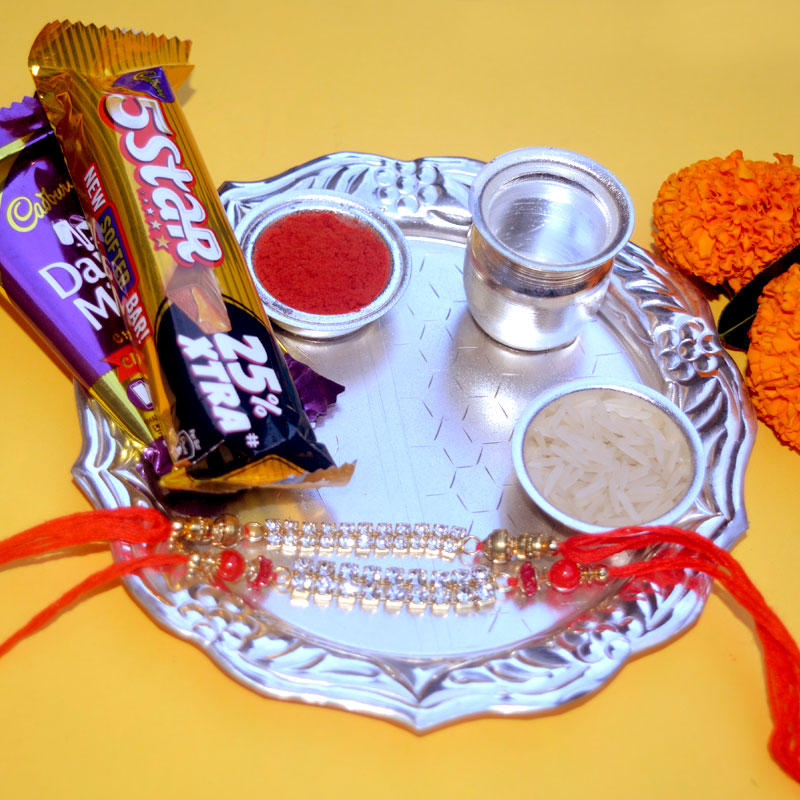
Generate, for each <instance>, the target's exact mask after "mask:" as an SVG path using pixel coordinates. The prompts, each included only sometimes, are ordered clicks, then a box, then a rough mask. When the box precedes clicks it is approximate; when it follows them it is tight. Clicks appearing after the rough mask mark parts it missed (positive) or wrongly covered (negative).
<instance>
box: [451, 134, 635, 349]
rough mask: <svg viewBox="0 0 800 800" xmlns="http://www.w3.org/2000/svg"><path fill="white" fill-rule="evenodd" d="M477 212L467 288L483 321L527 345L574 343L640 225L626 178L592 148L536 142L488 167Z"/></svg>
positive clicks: (476, 195) (475, 188) (475, 197)
mask: <svg viewBox="0 0 800 800" xmlns="http://www.w3.org/2000/svg"><path fill="white" fill-rule="evenodd" d="M470 211H471V213H472V227H471V228H470V232H469V241H468V243H467V250H466V254H465V258H464V288H465V290H466V295H467V304H468V305H469V309H470V311H471V312H472V316H473V317H474V319H475V321H476V322H477V323H478V325H480V327H481V328H483V330H484V331H486V333H488V334H489V336H491V337H492V338H494V339H496V340H497V341H499V342H502V343H503V344H505V345H508V346H509V347H514V348H517V349H519V350H549V349H550V348H553V347H561V346H562V345H566V344H568V343H570V342H572V341H573V340H574V339H575V338H576V337H577V336H578V334H579V333H580V331H581V328H582V327H583V326H584V325H585V324H586V322H588V321H589V320H591V319H592V318H593V317H594V316H595V314H596V313H597V310H598V308H599V307H600V304H601V302H602V300H603V297H604V296H605V293H606V289H607V288H608V283H609V280H610V278H611V269H612V266H613V263H614V257H615V256H616V255H617V253H619V251H620V250H621V249H622V247H624V245H625V243H626V242H627V241H628V239H629V238H630V235H631V232H632V230H633V204H632V203H631V199H630V196H629V195H628V193H627V191H626V190H625V187H624V186H623V185H622V184H621V183H620V182H619V181H618V180H617V179H616V178H615V177H614V176H613V175H612V174H611V173H610V172H608V170H606V169H604V168H603V167H601V166H600V165H599V164H597V163H595V162H594V161H592V160H591V159H589V158H586V157H585V156H582V155H579V154H577V153H571V152H569V151H567V150H559V149H556V148H551V147H532V148H526V149H523V150H514V151H512V152H510V153H505V154H504V155H502V156H499V157H498V158H496V159H494V160H493V161H491V162H489V163H488V164H486V165H485V166H484V167H483V168H482V169H481V171H480V172H479V173H478V175H477V176H476V178H475V180H474V181H473V183H472V188H471V190H470Z"/></svg>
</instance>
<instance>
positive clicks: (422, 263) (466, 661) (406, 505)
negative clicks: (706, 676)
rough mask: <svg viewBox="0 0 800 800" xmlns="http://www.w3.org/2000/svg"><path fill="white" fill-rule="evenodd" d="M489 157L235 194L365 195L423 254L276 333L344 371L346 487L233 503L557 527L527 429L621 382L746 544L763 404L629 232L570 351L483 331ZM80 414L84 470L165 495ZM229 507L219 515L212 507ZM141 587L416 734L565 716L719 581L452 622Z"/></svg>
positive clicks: (723, 538)
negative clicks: (555, 390)
mask: <svg viewBox="0 0 800 800" xmlns="http://www.w3.org/2000/svg"><path fill="white" fill-rule="evenodd" d="M480 166H481V165H480V163H478V162H475V161H470V160H468V159H460V158H423V159H420V160H418V161H410V162H405V161H394V160H391V159H387V158H383V157H381V156H375V155H367V154H362V153H338V154H334V155H331V156H326V157H324V158H321V159H318V160H316V161H313V162H310V163H308V164H305V165H303V166H300V167H297V168H295V169H292V170H290V171H289V172H287V173H284V174H283V175H280V176H278V177H276V178H273V179H270V180H266V181H260V182H253V183H229V184H226V185H225V186H223V187H222V190H221V195H222V199H223V202H224V204H225V207H226V209H227V213H228V215H229V217H230V219H231V221H232V223H233V224H234V227H235V226H236V225H237V224H238V223H239V222H240V220H241V219H242V218H244V217H245V216H246V215H247V214H249V213H251V212H252V211H253V209H255V208H257V207H258V206H259V205H260V204H262V203H264V202H271V201H272V198H274V197H275V196H277V195H281V194H283V193H284V192H287V191H290V190H309V191H313V190H316V189H319V188H322V189H334V190H337V191H342V192H349V193H351V194H354V195H355V196H357V197H358V198H360V199H361V200H362V201H364V202H366V203H372V204H374V205H375V206H376V207H377V208H380V209H381V210H382V212H383V213H385V214H386V215H387V216H389V217H390V218H391V219H393V220H394V221H395V222H396V223H397V224H398V225H399V227H400V228H401V229H402V230H403V232H404V233H405V236H406V239H407V241H408V244H409V248H410V251H411V256H412V261H413V268H412V278H411V283H410V285H409V287H408V290H407V291H406V293H405V294H404V296H403V298H402V299H401V300H400V302H399V303H398V304H397V305H396V306H395V307H394V308H393V309H392V310H391V311H390V312H389V313H387V314H386V315H385V316H383V317H382V318H381V319H379V320H377V321H376V322H375V323H373V324H371V325H368V326H366V327H365V328H362V329H361V330H359V331H356V332H355V333H354V334H352V335H351V336H349V337H346V338H343V339H339V340H335V341H332V342H327V343H326V342H311V341H309V340H305V339H302V338H300V337H294V336H291V335H285V336H283V337H282V340H283V341H284V343H285V344H286V346H287V348H288V349H289V351H290V352H291V354H292V355H293V356H294V357H296V358H298V359H300V360H302V361H305V362H306V363H308V364H310V365H311V366H312V367H314V368H315V369H316V370H318V371H319V372H321V373H322V374H324V375H327V376H328V377H330V378H332V379H334V380H336V381H339V382H340V383H343V384H344V385H345V386H346V389H345V391H344V392H343V393H342V394H341V395H340V396H339V398H338V399H337V403H336V405H335V406H333V407H332V408H330V409H329V411H328V413H327V414H326V415H325V416H324V417H323V418H321V420H320V422H319V423H318V424H317V426H316V432H317V435H318V437H319V439H320V440H321V441H323V442H324V443H325V444H326V445H327V446H328V448H329V449H330V451H331V453H332V454H333V456H334V458H335V459H336V460H337V461H339V462H345V461H356V462H357V465H356V470H355V474H354V476H353V479H352V481H351V482H350V484H349V485H348V486H346V487H340V488H330V489H322V490H313V491H312V490H306V491H301V492H292V491H290V490H281V491H261V492H258V491H256V492H250V493H247V494H244V495H241V496H239V497H237V498H235V499H234V500H231V501H228V505H227V506H225V507H226V508H228V509H229V510H231V511H234V512H237V513H239V514H240V515H241V516H242V517H243V518H244V519H258V518H260V517H289V518H299V519H304V520H310V521H320V520H325V519H328V520H337V521H360V520H365V521H372V522H392V523H398V522H412V523H413V522H419V521H423V522H432V523H433V522H442V523H446V524H450V525H464V526H465V527H468V528H470V529H471V531H472V533H474V534H475V535H477V536H481V537H482V536H483V535H485V534H487V533H488V532H489V531H491V530H492V529H493V528H495V527H506V528H508V529H509V530H511V531H512V532H518V531H522V530H523V529H531V528H535V529H538V530H541V531H542V532H547V531H548V530H551V526H550V523H549V522H548V521H547V520H546V519H545V518H544V517H543V515H541V513H540V512H539V511H538V510H537V509H536V507H535V505H534V504H533V503H532V502H531V500H530V499H529V498H528V496H527V495H526V493H525V491H524V490H523V489H522V487H521V486H520V484H519V482H518V481H517V479H516V476H515V473H514V467H513V464H512V459H511V449H510V439H511V435H512V431H513V429H514V424H515V422H516V420H517V419H518V417H519V416H520V415H521V414H522V412H523V410H524V409H525V407H526V406H527V405H528V404H529V403H530V402H531V401H532V400H533V398H534V397H535V395H536V394H537V393H538V392H540V391H542V390H543V389H545V388H547V387H548V386H553V385H556V384H558V383H560V382H562V381H564V380H567V379H571V378H578V377H591V376H594V377H598V378H600V377H605V376H608V377H611V378H613V379H615V380H634V381H638V382H641V383H644V384H646V385H648V386H651V387H653V388H654V389H656V390H657V391H659V392H661V393H663V394H664V395H665V396H667V397H669V398H670V399H671V400H672V401H673V402H674V403H676V404H677V405H678V406H679V407H680V408H681V409H683V411H684V412H685V413H686V414H687V416H688V417H689V418H690V419H691V420H692V423H693V424H694V425H695V427H696V428H697V430H698V432H699V434H700V438H701V441H702V443H703V455H704V459H705V461H706V467H707V471H706V479H705V482H704V485H703V488H702V491H701V492H700V495H699V496H698V498H697V500H696V502H695V503H694V504H693V506H692V509H691V510H690V512H689V513H688V514H687V516H686V520H687V522H689V523H691V524H692V526H693V527H694V528H696V529H697V530H699V531H700V532H701V533H702V534H704V535H706V536H709V537H711V538H713V539H714V540H715V541H716V542H718V543H719V544H720V545H722V546H723V547H730V546H731V545H732V544H733V543H734V542H735V541H736V539H737V538H739V536H741V535H742V534H743V532H744V531H745V529H746V518H745V512H744V506H743V499H742V489H743V476H744V471H745V467H746V464H747V459H748V457H749V453H750V449H751V446H752V443H753V440H754V436H755V419H754V416H753V413H752V411H751V409H750V406H749V405H748V401H747V397H746V393H745V391H744V388H743V384H742V381H741V378H740V376H739V373H738V371H737V370H736V367H735V365H734V364H733V362H732V361H731V360H730V358H729V357H728V356H727V354H726V353H725V352H724V350H723V349H722V348H721V346H720V344H719V341H718V339H717V336H716V335H715V332H714V325H713V320H712V318H711V315H710V313H709V310H708V307H707V305H706V303H705V301H704V300H703V299H702V298H701V297H700V295H699V294H698V293H697V291H696V290H695V289H694V288H693V287H692V286H691V285H690V284H689V283H688V282H687V281H685V280H684V279H682V278H680V277H678V276H675V275H673V274H671V273H669V272H667V271H666V270H665V269H663V268H662V267H660V266H658V265H657V264H655V263H654V262H653V261H652V260H651V259H650V258H649V257H648V255H647V254H646V253H645V252H644V251H642V250H640V249H638V248H636V247H634V246H631V245H629V246H627V247H626V248H625V249H624V250H623V251H622V253H621V254H620V256H619V257H618V259H617V261H616V265H615V269H614V274H613V277H612V280H611V285H610V287H609V292H608V295H607V297H606V300H605V302H604V304H603V306H602V308H601V310H600V313H599V314H598V316H597V318H596V319H595V320H593V321H592V322H591V323H590V324H589V325H588V326H587V328H586V330H585V331H584V333H583V334H582V335H581V337H580V338H579V339H578V340H577V341H576V342H575V343H574V344H572V345H569V346H567V347H564V348H561V349H559V350H557V351H553V352H547V353H523V352H521V351H515V350H511V349H508V348H505V347H503V346H502V345H500V344H498V343H497V342H495V341H494V340H492V339H490V338H489V337H487V336H486V335H485V334H484V333H483V332H482V331H481V330H480V329H479V328H478V327H477V326H476V324H475V323H474V321H473V319H472V317H471V316H470V314H469V311H468V310H467V307H466V301H465V298H464V293H463V287H462V275H461V265H462V262H463V254H464V247H465V241H466V235H467V229H468V228H469V225H470V215H469V213H468V212H467V194H468V189H469V185H470V182H471V180H472V179H473V177H474V175H475V174H476V173H477V171H478V169H479V167H480ZM78 408H79V413H80V418H81V424H82V427H83V442H84V447H83V451H82V452H81V454H80V457H79V458H78V461H77V463H76V465H75V469H74V474H75V478H76V481H77V482H78V484H79V485H80V486H81V488H82V489H83V491H84V492H85V493H86V495H87V496H88V497H89V498H90V499H91V501H92V503H93V504H94V505H96V506H101V507H109V506H115V505H121V504H127V503H131V502H134V503H136V502H145V503H153V502H155V496H154V494H153V492H152V491H151V490H150V488H149V487H148V485H147V483H146V482H145V481H143V480H141V478H140V477H139V473H138V471H137V468H136V463H135V453H134V452H133V451H132V450H131V448H129V447H126V444H125V441H124V438H123V437H121V436H120V433H119V431H118V430H117V429H116V428H115V427H114V425H113V424H111V423H110V422H109V420H108V419H107V418H106V417H105V416H103V414H102V413H101V412H100V411H99V410H98V408H97V407H96V406H95V405H94V404H93V403H92V402H89V401H87V400H86V398H85V397H83V396H82V395H79V397H78ZM214 502H215V501H214V499H213V498H209V499H208V507H207V508H205V509H203V510H205V511H208V512H210V513H214V511H215V510H216V509H215V508H214V507H213V506H212V504H213V503H214ZM216 502H219V501H216ZM129 555H130V552H128V551H127V550H125V549H123V548H117V549H116V550H115V556H116V557H117V558H125V557H128V556H129ZM412 562H413V560H412V559H408V558H406V559H405V560H404V565H405V566H413V563H412ZM384 563H387V564H391V563H392V559H391V558H389V559H386V560H385V562H384ZM421 566H422V565H421ZM424 566H427V567H430V566H431V562H430V561H425V563H424ZM126 583H127V586H128V588H129V590H130V592H131V594H132V595H133V597H134V598H135V599H136V600H137V601H138V602H139V603H140V604H141V605H142V607H143V608H144V609H145V610H146V612H147V613H148V614H150V615H151V616H152V617H153V619H154V620H156V621H157V622H158V623H159V624H161V625H162V626H163V627H164V628H166V629H167V630H169V631H171V632H173V633H174V634H175V635H177V636H180V637H183V638H185V639H186V640H187V641H190V642H192V643H194V644H196V645H197V646H199V647H201V648H202V649H203V650H204V651H205V652H206V653H208V655H209V656H210V657H211V658H212V659H214V661H215V662H216V663H217V664H219V666H220V667H221V668H222V669H223V670H225V671H226V672H227V673H229V674H230V675H231V676H232V677H233V678H234V679H236V680H237V681H240V682H241V683H242V684H244V685H245V686H248V687H250V688H252V689H253V690H255V691H257V692H260V693H262V694H264V695H266V696H269V697H274V698H281V699H290V700H296V701H301V702H307V703H313V704H322V705H327V706H332V707H336V708H342V709H346V710H349V711H355V712H359V713H364V714H371V715H374V716H377V717H382V718H385V719H389V720H392V721H394V722H397V723H400V724H403V725H407V726H408V727H410V728H413V729H415V730H418V731H424V730H429V729H431V728H434V727H437V726H440V725H443V724H445V723H448V722H452V721H454V720H458V719H465V718H469V717H474V716H476V715H525V714H532V713H535V712H538V711H545V710H551V709H553V708H556V707H558V706H561V705H563V704H566V703H569V702H572V701H574V700H576V699H578V698H580V697H582V696H584V695H586V694H587V693H590V692H593V691H595V690H597V689H599V688H600V687H601V686H603V684H604V683H606V682H607V681H608V680H609V678H610V677H611V676H612V675H613V674H614V673H615V672H616V671H617V670H618V669H619V668H620V667H621V666H622V664H624V663H625V661H626V660H627V659H628V658H629V657H630V656H631V655H633V654H635V653H640V652H643V651H645V650H647V649H648V648H650V647H652V646H654V645H656V644H661V643H663V642H665V641H667V640H668V639H669V638H670V637H673V636H675V635H677V634H678V633H680V632H682V631H683V630H685V629H686V628H687V627H688V626H689V625H690V624H691V623H692V622H693V620H694V619H695V618H696V617H697V615H698V614H699V613H700V611H701V609H702V607H703V604H704V601H705V596H706V592H707V588H708V584H707V582H705V581H704V580H702V579H699V580H698V579H697V578H696V577H695V576H687V580H686V582H685V583H683V584H681V585H678V586H675V587H674V588H673V589H672V590H670V591H669V592H668V593H666V594H664V593H662V592H663V590H662V589H659V588H658V587H656V586H650V585H641V584H637V585H634V586H631V585H628V586H625V587H620V586H618V585H607V586H600V587H598V586H593V587H582V588H580V589H579V590H577V591H576V592H575V593H573V594H570V595H560V594H558V593H556V592H552V591H550V590H546V591H540V592H539V594H537V595H536V597H535V598H532V599H530V600H528V601H525V602H520V601H518V600H516V599H514V598H513V597H511V596H506V597H505V599H504V600H503V601H502V602H500V603H499V604H498V605H496V606H495V607H494V608H493V609H491V610H489V611H486V612H478V613H473V614H467V615H463V616H462V615H454V614H450V615H448V616H446V617H436V616H434V615H432V614H430V613H427V612H426V613H425V614H424V615H422V616H415V615H411V614H407V613H405V614H391V613H388V612H386V611H384V610H383V609H380V610H378V611H375V612H372V613H370V612H366V611H363V610H361V609H360V608H359V607H355V608H353V609H351V610H345V609H341V608H338V607H336V606H329V607H327V608H323V607H319V606H317V605H316V604H313V603H311V604H308V605H306V606H303V605H295V604H292V602H291V601H290V598H289V597H287V596H286V595H285V594H281V593H280V592H267V593H265V594H263V595H259V596H256V595H252V596H237V595H233V594H230V593H228V592H225V591H222V590H220V589H218V588H216V587H212V586H196V587H192V588H189V589H175V588H174V587H170V586H169V585H168V584H167V583H166V582H165V580H164V578H162V577H161V576H158V575H150V574H147V575H145V576H144V577H141V578H140V577H135V578H131V579H129V580H127V582H126Z"/></svg>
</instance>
